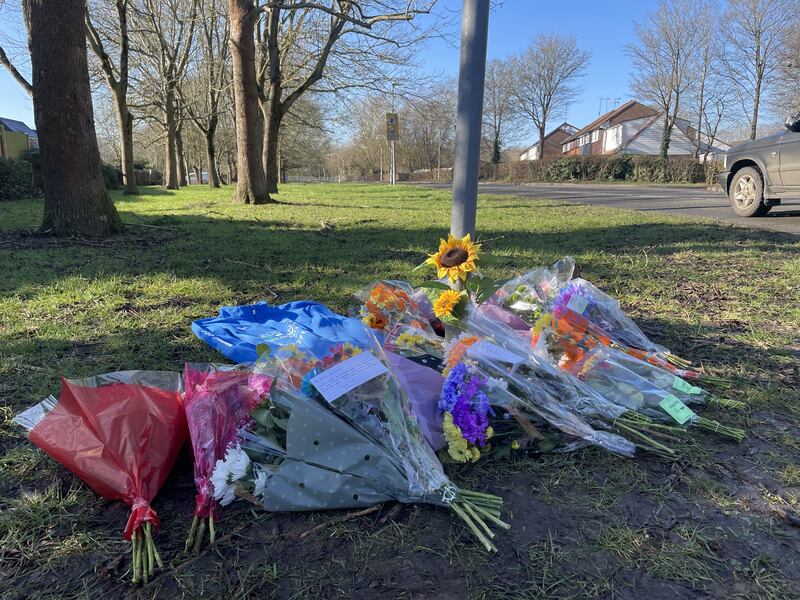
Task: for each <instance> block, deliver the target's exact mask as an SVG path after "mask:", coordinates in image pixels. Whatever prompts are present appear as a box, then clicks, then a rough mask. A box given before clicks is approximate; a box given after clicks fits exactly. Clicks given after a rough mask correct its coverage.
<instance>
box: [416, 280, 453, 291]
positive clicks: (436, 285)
mask: <svg viewBox="0 0 800 600" xmlns="http://www.w3.org/2000/svg"><path fill="white" fill-rule="evenodd" d="M419 287H421V288H433V289H435V290H449V289H451V288H450V286H449V285H447V284H446V283H442V282H441V281H423V282H422V283H420V284H419Z"/></svg>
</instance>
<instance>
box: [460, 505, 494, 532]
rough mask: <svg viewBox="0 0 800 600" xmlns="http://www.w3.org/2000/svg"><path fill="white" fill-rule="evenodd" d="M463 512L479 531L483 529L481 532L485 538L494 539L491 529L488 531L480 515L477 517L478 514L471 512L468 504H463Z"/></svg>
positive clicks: (471, 509)
mask: <svg viewBox="0 0 800 600" xmlns="http://www.w3.org/2000/svg"><path fill="white" fill-rule="evenodd" d="M464 510H465V511H466V512H467V514H468V515H469V516H470V517H472V520H473V521H475V522H476V523H477V524H478V526H479V527H480V528H481V529H483V532H484V533H485V534H486V537H488V538H489V539H490V540H492V539H494V537H495V536H494V532H493V531H492V530H491V529H489V526H488V525H487V524H486V523H484V521H483V519H482V518H481V517H480V515H478V513H477V512H475V511H474V510H473V508H472V506H470V504H469V502H465V503H464Z"/></svg>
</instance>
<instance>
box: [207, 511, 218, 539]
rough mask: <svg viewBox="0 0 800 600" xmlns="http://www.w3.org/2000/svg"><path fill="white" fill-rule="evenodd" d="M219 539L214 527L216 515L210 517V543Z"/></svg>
mask: <svg viewBox="0 0 800 600" xmlns="http://www.w3.org/2000/svg"><path fill="white" fill-rule="evenodd" d="M216 539H217V530H216V528H215V527H214V515H211V516H210V517H208V543H209V544H213V543H214V542H215V541H216Z"/></svg>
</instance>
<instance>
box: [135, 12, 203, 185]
mask: <svg viewBox="0 0 800 600" xmlns="http://www.w3.org/2000/svg"><path fill="white" fill-rule="evenodd" d="M197 5H198V0H135V1H134V2H133V3H131V5H130V6H131V8H132V10H133V14H134V15H135V28H134V29H133V30H132V31H131V34H132V37H133V38H134V40H135V48H134V49H135V51H136V54H137V57H138V59H139V60H138V61H137V93H138V94H139V96H140V100H141V102H142V103H143V105H147V104H150V105H155V106H156V107H157V108H158V109H159V111H160V113H161V119H162V120H161V123H162V125H163V127H164V134H165V135H164V171H165V173H164V180H165V183H166V187H167V189H177V188H178V187H179V184H180V170H181V167H180V164H179V161H182V158H181V157H179V156H178V155H177V150H176V135H177V130H178V127H179V115H178V105H177V102H178V87H179V85H180V83H181V80H182V79H183V76H184V74H185V72H186V65H187V63H188V61H189V58H190V56H191V52H192V49H193V41H194V32H195V25H196V21H197Z"/></svg>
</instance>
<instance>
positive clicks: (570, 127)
mask: <svg viewBox="0 0 800 600" xmlns="http://www.w3.org/2000/svg"><path fill="white" fill-rule="evenodd" d="M561 129H563V130H564V131H566V132H567V133H570V131H577V130H578V128H577V127H575V126H574V125H570V124H569V123H567V122H566V121H564V122H563V123H562V124H561V125H559V126H558V127H555V128H554V129H552V130H551V131H550V133H548V134H547V135H546V136H544V139H545V140H546V139H547V138H549V137H550V136H552V135H553V134H554V133H556V132H557V131H559V130H561ZM538 145H539V140H536V142H534V143H533V144H531V145H530V146H528V147H527V148H525V150H523V151H522V154H525V153H526V152H529V151H530V150H533V149H534V148H536V146H538Z"/></svg>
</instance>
